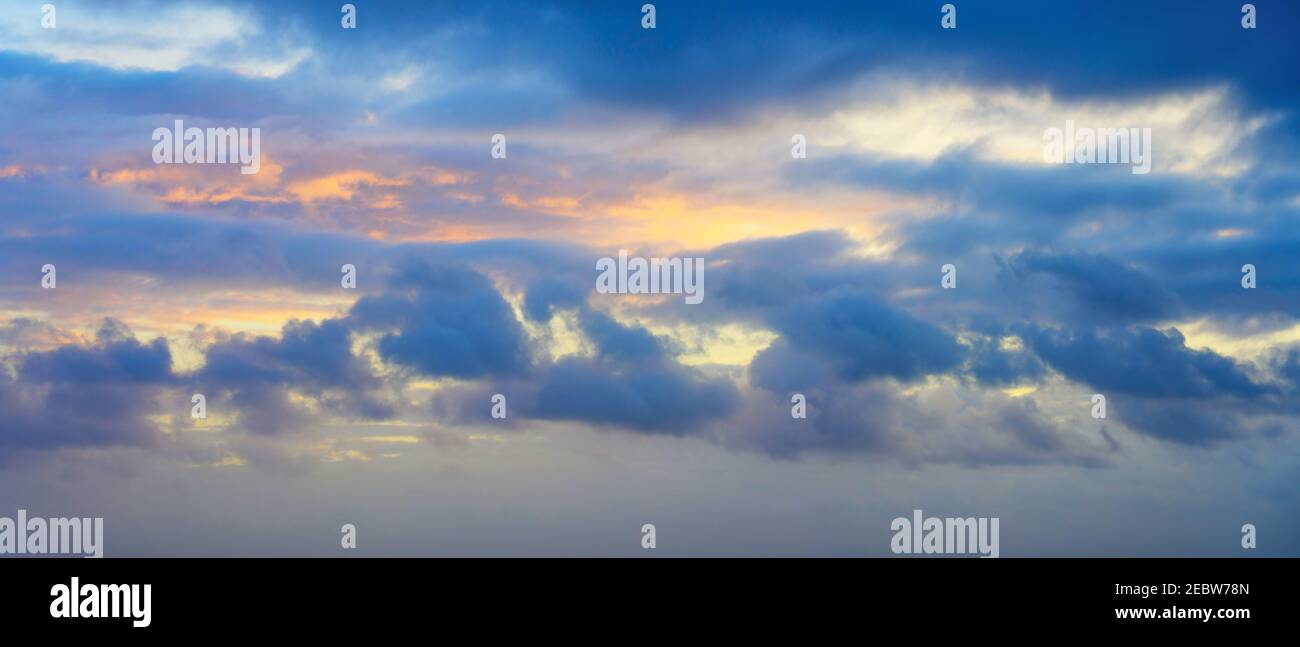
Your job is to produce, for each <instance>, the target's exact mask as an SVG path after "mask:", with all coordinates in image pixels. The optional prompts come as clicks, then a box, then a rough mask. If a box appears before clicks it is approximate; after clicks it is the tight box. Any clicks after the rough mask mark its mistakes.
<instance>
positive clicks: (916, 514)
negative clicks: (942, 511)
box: [889, 510, 999, 557]
mask: <svg viewBox="0 0 1300 647" xmlns="http://www.w3.org/2000/svg"><path fill="white" fill-rule="evenodd" d="M998 520H999V518H998V517H993V518H991V519H990V518H988V517H979V518H978V519H977V518H975V517H967V518H964V519H963V518H960V517H956V518H954V517H948V518H945V519H940V518H939V517H924V516H923V515H922V513H921V511H920V510H913V511H912V518H911V519H908V518H907V517H898V518H896V519H894V521H893V522H892V523H890V524H889V529H890V530H893V531H894V538H893V539H892V540H890V542H889V549H890V550H892V551H893V552H894V554H895V555H900V554H908V555H919V554H922V553H924V554H926V555H959V554H971V555H975V554H978V555H979V556H980V557H997V556H998V555H999V549H998Z"/></svg>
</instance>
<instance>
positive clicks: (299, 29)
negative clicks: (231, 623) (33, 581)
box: [0, 0, 1300, 557]
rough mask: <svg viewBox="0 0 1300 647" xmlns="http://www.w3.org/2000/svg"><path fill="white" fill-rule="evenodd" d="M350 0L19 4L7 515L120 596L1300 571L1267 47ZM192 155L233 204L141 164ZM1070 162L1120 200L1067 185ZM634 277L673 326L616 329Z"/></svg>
mask: <svg viewBox="0 0 1300 647" xmlns="http://www.w3.org/2000/svg"><path fill="white" fill-rule="evenodd" d="M46 4H49V5H51V6H53V8H54V12H52V15H51V12H48V11H47V10H46V9H45V8H43V5H46ZM341 4H342V3H330V2H317V1H311V2H308V1H277V2H240V1H236V0H225V1H212V0H195V1H189V0H182V1H178V2H147V1H124V2H85V1H82V2H74V1H72V0H54V1H52V2H48V3H47V2H39V1H31V0H0V123H3V124H4V125H5V127H3V128H0V276H3V278H4V280H3V281H0V368H2V369H3V370H0V516H13V515H14V513H15V511H16V510H18V509H25V510H27V511H28V512H29V514H31V515H38V514H39V515H44V516H49V517H62V516H91V517H103V518H104V519H105V535H106V537H105V554H106V555H108V556H136V555H145V556H155V555H156V556H181V555H186V556H286V555H313V556H344V555H361V556H384V555H418V556H444V555H446V556H453V555H507V556H534V555H535V556H551V555H622V556H646V555H659V556H665V555H666V556H684V555H720V556H731V555H736V556H775V555H782V556H886V555H890V554H891V552H890V537H891V534H892V533H891V531H890V522H891V520H892V519H894V518H895V517H900V516H903V517H910V516H911V513H912V511H913V510H916V509H921V510H924V511H925V513H926V514H927V515H934V516H941V517H946V516H955V517H996V518H999V519H1000V521H1001V555H1002V556H1005V557H1014V556H1148V555H1155V556H1191V555H1214V556H1269V555H1271V556H1279V555H1285V556H1296V555H1300V516H1297V514H1296V512H1297V511H1298V510H1300V487H1297V483H1298V482H1300V397H1297V396H1298V395H1300V275H1298V274H1297V270H1298V269H1300V268H1298V267H1297V263H1298V262H1300V227H1297V224H1300V114H1298V113H1297V106H1300V84H1298V83H1297V79H1300V44H1297V40H1296V38H1295V32H1296V29H1297V28H1300V7H1297V6H1296V5H1295V3H1293V2H1281V1H1270V0H1261V1H1259V2H1255V3H1253V5H1254V6H1255V7H1256V10H1257V14H1256V19H1257V24H1256V26H1255V28H1253V29H1245V28H1243V25H1242V20H1243V17H1242V8H1241V4H1242V3H1240V2H1235V1H1219V0H1212V1H1208V2H1205V3H1204V4H1203V5H1198V6H1196V7H1195V8H1193V7H1191V6H1189V5H1188V4H1187V3H1181V2H1143V3H1131V2H1112V1H1108V0H1091V1H1079V2H1072V1H1060V2H985V1H979V0H962V1H958V2H955V3H953V4H954V5H955V7H956V12H955V18H956V25H955V28H951V29H946V28H944V27H943V26H942V24H941V20H942V19H943V18H944V13H943V11H942V10H941V6H942V5H943V4H944V3H941V2H918V1H915V0H907V1H899V2H890V1H873V2H861V1H858V2H817V3H803V2H766V1H753V2H746V3H732V2H713V1H705V2H700V1H692V2H672V1H660V2H654V3H653V4H654V8H655V11H654V18H655V24H654V28H646V27H645V26H643V21H644V20H645V19H646V14H645V13H644V11H643V8H642V5H643V4H645V3H644V2H642V1H637V2H624V1H622V0H602V1H601V2H541V1H528V2H522V1H521V2H502V1H495V0H493V1H482V0H480V1H476V2H442V1H431V2H395V1H393V2H379V1H367V0H362V1H360V2H354V3H353V4H354V5H355V28H344V25H343V20H344V12H343V10H342V8H341V6H340V5H341ZM47 19H53V21H54V22H53V23H52V24H53V27H52V28H47V27H46V26H45V24H44V23H43V21H46V20H47ZM178 120H179V121H183V122H184V125H185V126H186V127H197V128H201V129H208V128H244V129H253V128H256V129H258V132H259V133H260V168H259V169H258V171H257V172H256V173H247V174H245V173H241V170H240V167H239V165H237V164H182V163H157V162H156V161H155V159H156V158H155V155H154V149H155V144H156V141H157V140H156V139H154V133H155V130H156V129H160V128H161V129H167V130H170V129H172V128H173V125H174V124H175V122H176V121H178ZM1067 122H1069V123H1071V124H1073V125H1074V126H1078V127H1085V128H1136V129H1146V130H1148V131H1149V132H1150V136H1151V145H1150V149H1149V152H1150V157H1151V166H1150V172H1149V173H1135V172H1133V171H1134V169H1133V168H1131V166H1130V165H1128V164H1058V163H1053V162H1052V161H1050V160H1049V159H1047V157H1045V155H1044V141H1045V134H1046V133H1047V132H1048V131H1049V130H1050V129H1054V128H1057V129H1064V128H1066V126H1067ZM1072 127H1073V126H1072ZM498 134H499V135H502V136H503V137H504V142H505V146H504V152H505V155H504V156H499V155H494V152H495V151H496V148H497V147H496V144H495V142H494V137H495V136H496V135H498ZM796 136H801V137H802V141H804V142H806V145H805V150H804V151H803V153H804V154H803V155H796V154H795V148H796V145H795V143H794V138H796ZM620 250H626V252H627V253H628V254H629V255H630V256H634V257H642V258H651V257H653V258H669V257H671V258H686V259H696V258H698V259H702V261H701V262H702V263H703V267H704V273H703V288H702V295H703V300H702V302H700V303H698V304H692V303H687V302H686V301H684V300H683V299H682V296H681V295H680V294H675V295H674V294H608V293H602V292H600V291H598V290H597V289H596V283H597V277H598V271H597V267H598V262H599V260H600V259H602V258H606V257H614V258H616V257H617V256H618V255H619V252H620ZM49 265H52V266H53V267H54V273H55V278H56V283H55V284H54V286H53V287H47V286H46V285H45V283H43V281H44V280H45V279H46V278H47V270H46V269H44V268H46V266H49ZM345 265H351V266H352V267H353V268H355V281H356V282H355V288H349V287H345V286H344V285H343V283H342V277H343V274H342V268H343V266H345ZM949 265H951V266H952V268H953V272H952V278H954V279H955V286H954V287H951V288H948V287H944V283H943V280H944V276H945V274H946V271H945V270H943V269H942V268H944V267H946V266H949ZM1246 265H1251V266H1253V268H1254V273H1253V274H1252V277H1253V279H1254V281H1255V283H1254V287H1251V288H1246V287H1244V285H1245V284H1244V283H1243V281H1244V278H1243V276H1244V274H1243V267H1244V266H1246ZM194 394H202V395H203V396H204V398H205V403H206V405H205V406H206V417H204V418H195V417H194V416H193V411H192V407H193V405H192V402H193V400H192V396H193V395H194ZM497 394H500V395H502V396H504V398H505V403H506V416H505V417H504V418H499V417H493V415H492V410H493V396H494V395H497ZM796 394H798V395H800V396H802V397H803V399H804V401H805V402H806V417H803V418H798V417H794V416H793V415H792V406H793V405H792V398H793V397H794V396H795V395H796ZM1098 394H1099V395H1102V396H1104V398H1105V402H1106V411H1105V417H1104V418H1098V417H1096V416H1095V415H1094V414H1095V408H1094V400H1093V398H1094V395H1098ZM343 524H353V525H354V526H355V527H356V528H357V538H358V541H357V547H356V549H353V550H344V549H342V548H341V545H340V528H341V526H342V525H343ZM644 524H653V525H654V526H655V528H656V540H657V545H656V546H655V548H654V549H653V550H652V551H651V550H647V549H645V548H643V546H642V527H643V525H644ZM1244 524H1253V525H1254V526H1255V527H1256V529H1257V532H1258V545H1257V547H1256V548H1254V549H1251V550H1246V549H1243V547H1242V542H1241V537H1242V526H1243V525H1244Z"/></svg>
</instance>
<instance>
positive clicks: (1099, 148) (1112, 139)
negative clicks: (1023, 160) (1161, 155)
mask: <svg viewBox="0 0 1300 647" xmlns="http://www.w3.org/2000/svg"><path fill="white" fill-rule="evenodd" d="M1043 142H1044V146H1043V161H1044V162H1047V163H1048V164H1129V165H1131V166H1132V169H1131V171H1132V173H1133V174H1134V175H1146V174H1147V173H1150V172H1151V129H1150V128H1086V127H1080V128H1075V126H1074V120H1072V119H1067V120H1065V130H1061V129H1060V128H1048V129H1047V130H1044V131H1043Z"/></svg>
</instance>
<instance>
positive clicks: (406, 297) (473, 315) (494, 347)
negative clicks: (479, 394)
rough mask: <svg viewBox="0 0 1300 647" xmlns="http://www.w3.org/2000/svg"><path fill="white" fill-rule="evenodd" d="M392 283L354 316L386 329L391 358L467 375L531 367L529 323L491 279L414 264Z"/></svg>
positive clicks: (383, 351) (385, 351)
mask: <svg viewBox="0 0 1300 647" xmlns="http://www.w3.org/2000/svg"><path fill="white" fill-rule="evenodd" d="M387 287H388V292H386V293H385V294H382V295H377V296H366V297H362V298H361V299H359V300H358V301H357V303H356V305H354V306H353V307H352V310H351V313H350V316H351V318H352V320H353V321H354V323H355V325H356V326H358V327H359V328H360V329H362V330H369V331H376V332H381V333H382V336H381V337H380V338H379V341H378V350H379V354H380V356H381V357H383V358H384V359H385V360H387V361H389V362H393V363H395V364H398V365H401V366H405V367H407V368H411V369H414V370H416V371H417V372H420V373H422V374H425V375H430V376H446V377H454V378H460V379H473V378H480V377H485V376H491V375H513V374H518V373H523V372H525V371H527V370H528V368H529V365H530V362H531V359H530V357H529V349H528V346H527V340H526V338H525V336H524V331H523V327H522V326H521V325H520V323H519V321H518V319H516V318H515V315H514V312H513V311H512V310H511V308H510V306H509V304H507V303H506V301H505V300H504V299H503V298H502V297H501V295H500V293H498V292H497V290H496V288H495V286H493V284H492V282H491V281H490V280H489V279H488V278H487V277H486V276H483V275H482V274H479V273H477V272H475V271H473V270H471V269H469V268H467V267H463V266H450V265H448V266H438V265H432V264H408V265H405V266H404V267H402V268H401V269H400V270H399V273H398V274H397V275H396V276H395V277H393V279H392V280H391V281H390V282H389V285H388V286H387ZM386 331H392V332H386Z"/></svg>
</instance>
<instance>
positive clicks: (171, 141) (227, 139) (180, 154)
mask: <svg viewBox="0 0 1300 647" xmlns="http://www.w3.org/2000/svg"><path fill="white" fill-rule="evenodd" d="M153 141H156V142H158V143H157V144H155V145H154V147H153V163H154V164H240V165H242V166H241V167H240V169H239V172H240V173H243V174H244V175H253V174H255V173H257V172H258V171H260V170H261V169H262V129H261V128H186V127H185V122H184V121H183V120H181V119H177V120H176V124H175V127H174V129H167V128H155V129H154V131H153Z"/></svg>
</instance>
